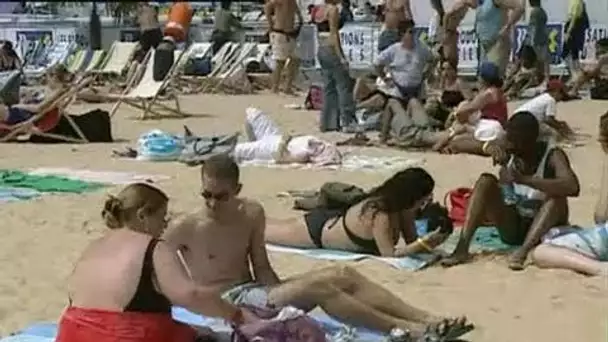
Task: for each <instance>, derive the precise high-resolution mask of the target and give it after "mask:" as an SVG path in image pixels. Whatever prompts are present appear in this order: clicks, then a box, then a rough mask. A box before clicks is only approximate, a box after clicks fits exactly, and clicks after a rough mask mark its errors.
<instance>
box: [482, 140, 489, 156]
mask: <svg viewBox="0 0 608 342" xmlns="http://www.w3.org/2000/svg"><path fill="white" fill-rule="evenodd" d="M490 142H491V141H486V142H485V143H483V145H482V146H481V151H482V152H483V153H486V154H487V153H488V146H490Z"/></svg>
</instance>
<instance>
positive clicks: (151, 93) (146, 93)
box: [107, 50, 187, 120]
mask: <svg viewBox="0 0 608 342" xmlns="http://www.w3.org/2000/svg"><path fill="white" fill-rule="evenodd" d="M154 53H155V50H150V51H149V52H148V53H147V54H146V57H145V58H144V61H143V63H142V65H145V69H144V71H143V75H142V77H141V79H140V80H139V82H138V83H137V84H136V85H134V86H132V87H128V88H127V89H126V90H125V92H124V93H123V94H121V95H109V96H107V98H110V99H115V100H117V102H116V104H115V105H114V107H113V108H112V110H111V111H110V117H111V116H113V115H114V114H116V111H117V110H118V108H119V107H120V105H121V104H122V103H125V104H127V105H130V106H132V107H135V108H138V109H141V110H142V114H141V115H140V119H142V120H145V119H147V118H148V114H152V115H154V116H156V117H162V116H163V113H161V112H160V110H159V109H162V110H164V111H167V112H170V113H172V114H173V115H174V116H177V117H186V116H187V115H185V114H184V113H182V112H181V108H180V105H179V98H178V96H177V94H176V93H175V92H174V91H167V92H166V94H165V96H167V97H168V99H167V100H173V101H175V108H173V107H169V106H167V105H165V104H162V103H160V102H159V96H160V93H161V92H163V91H165V90H169V89H168V86H169V83H170V80H171V79H172V77H173V73H174V71H175V68H176V66H177V65H179V63H180V61H181V59H182V57H183V56H184V52H182V53H180V55H179V57H178V58H176V59H175V62H174V64H173V66H171V69H170V70H169V72H168V73H167V75H166V76H165V79H164V80H162V81H155V80H154V77H153V74H154ZM154 106H156V107H158V109H156V108H154Z"/></svg>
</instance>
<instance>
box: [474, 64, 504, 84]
mask: <svg viewBox="0 0 608 342" xmlns="http://www.w3.org/2000/svg"><path fill="white" fill-rule="evenodd" d="M479 77H481V79H482V80H484V81H486V82H490V83H493V82H496V81H498V80H500V79H501V77H500V69H498V65H496V64H494V63H492V62H483V63H481V65H480V66H479Z"/></svg>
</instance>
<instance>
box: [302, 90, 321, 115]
mask: <svg viewBox="0 0 608 342" xmlns="http://www.w3.org/2000/svg"><path fill="white" fill-rule="evenodd" d="M304 107H305V108H306V109H308V110H321V108H323V88H322V87H321V86H318V85H314V84H313V85H311V86H310V87H309V88H308V94H306V99H305V100H304Z"/></svg>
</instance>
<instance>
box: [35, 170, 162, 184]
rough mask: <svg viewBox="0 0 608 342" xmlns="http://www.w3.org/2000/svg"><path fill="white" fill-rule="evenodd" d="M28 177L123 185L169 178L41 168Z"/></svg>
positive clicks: (127, 173)
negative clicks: (38, 176)
mask: <svg viewBox="0 0 608 342" xmlns="http://www.w3.org/2000/svg"><path fill="white" fill-rule="evenodd" d="M28 173H29V174H30V175H47V176H59V177H65V178H69V179H72V180H80V181H83V182H94V183H104V184H113V185H123V184H129V183H134V182H148V181H152V182H159V181H163V180H167V179H169V178H170V177H168V176H162V175H144V174H137V173H133V172H113V171H92V170H86V169H70V168H53V167H42V168H37V169H33V170H29V172H28Z"/></svg>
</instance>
